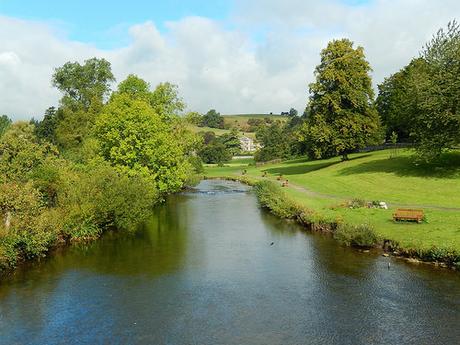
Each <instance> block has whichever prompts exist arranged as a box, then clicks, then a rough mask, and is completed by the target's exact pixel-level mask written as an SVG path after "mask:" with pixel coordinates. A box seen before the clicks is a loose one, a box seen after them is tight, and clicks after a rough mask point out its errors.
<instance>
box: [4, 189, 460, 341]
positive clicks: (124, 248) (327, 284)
mask: <svg viewBox="0 0 460 345" xmlns="http://www.w3.org/2000/svg"><path fill="white" fill-rule="evenodd" d="M389 261H390V262H391V268H390V269H388V262H389ZM0 344H27V345H29V344H47V345H51V344H197V345H204V344H213V345H215V344H223V345H224V344H225V345H231V344H250V345H252V344H264V345H271V344H282V345H290V344H292V345H294V344H295V345H300V344H328V345H330V344H341V345H343V344H353V345H356V344H443V345H447V344H460V274H458V273H455V272H452V271H449V270H445V269H435V268H432V267H430V266H425V265H418V266H417V265H410V264H407V263H404V262H402V261H400V260H397V259H391V258H385V257H382V256H380V255H378V254H377V253H360V252H358V251H355V250H352V249H349V248H343V247H341V246H340V245H338V244H337V243H336V242H335V241H334V240H332V239H330V238H327V237H325V236H321V235H318V234H313V235H312V234H309V233H307V232H305V231H303V230H302V229H301V228H300V227H299V226H297V225H295V224H291V223H288V222H286V221H283V220H279V219H277V218H276V217H274V216H272V215H270V214H269V213H268V212H265V211H263V210H261V209H260V208H259V207H258V205H257V200H256V197H255V196H254V195H253V193H251V192H250V191H249V190H248V187H246V186H243V185H241V184H239V183H235V182H224V181H203V182H202V183H201V184H200V185H199V186H198V187H197V189H196V191H194V192H187V193H183V194H179V195H174V196H171V197H170V198H168V200H167V202H166V203H165V204H164V205H162V206H160V207H158V209H157V210H156V211H155V212H154V214H153V215H152V217H151V219H150V220H149V222H147V224H146V225H145V226H144V227H143V228H142V229H141V230H140V231H139V232H137V233H135V234H122V233H116V232H115V233H108V234H106V235H105V236H104V237H103V238H102V239H100V240H98V241H95V242H92V243H90V244H82V245H75V246H71V247H69V248H65V249H64V250H61V251H59V252H57V253H55V254H54V255H52V256H51V257H50V258H48V259H45V260H42V262H39V263H35V264H32V265H28V267H24V268H22V269H19V270H18V271H17V272H16V274H15V275H14V276H12V277H10V278H8V279H5V280H3V281H2V282H1V284H0Z"/></svg>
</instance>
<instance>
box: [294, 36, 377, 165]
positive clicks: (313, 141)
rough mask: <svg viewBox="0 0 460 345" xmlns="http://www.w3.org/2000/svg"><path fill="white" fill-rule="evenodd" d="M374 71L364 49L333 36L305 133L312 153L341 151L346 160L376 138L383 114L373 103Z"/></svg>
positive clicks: (314, 87)
mask: <svg viewBox="0 0 460 345" xmlns="http://www.w3.org/2000/svg"><path fill="white" fill-rule="evenodd" d="M370 71H371V68H370V66H369V63H368V62H367V61H366V59H365V56H364V49H363V48H362V47H358V48H356V49H354V48H353V43H352V42H351V41H350V40H348V39H341V40H333V41H331V42H329V44H328V46H327V47H326V48H325V49H323V50H322V51H321V63H320V64H319V65H318V66H317V67H316V70H315V77H316V81H315V82H314V83H312V84H310V101H309V105H308V106H309V108H310V111H309V113H310V114H309V117H308V121H307V123H306V124H305V125H304V126H303V130H302V134H303V135H302V136H301V138H302V140H306V141H308V142H309V145H308V146H309V147H310V151H311V152H310V153H311V155H312V156H314V157H316V158H322V157H326V156H330V155H341V156H342V159H344V160H346V159H348V154H349V153H350V152H352V151H354V150H356V149H358V148H362V147H364V146H366V145H368V144H369V143H370V142H371V141H372V140H375V137H376V133H377V131H378V127H379V118H378V114H377V112H376V110H375V108H374V107H373V105H372V104H373V97H374V93H373V90H372V82H371V77H370V76H369V73H370Z"/></svg>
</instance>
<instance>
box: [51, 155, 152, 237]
mask: <svg viewBox="0 0 460 345" xmlns="http://www.w3.org/2000/svg"><path fill="white" fill-rule="evenodd" d="M61 171H62V173H63V175H64V176H62V177H61V179H60V182H61V184H60V196H59V199H58V200H59V205H58V206H59V207H62V208H63V209H65V210H66V222H65V226H64V232H65V233H66V234H67V235H68V236H70V237H71V238H72V239H87V238H93V237H97V236H99V235H100V233H101V232H102V230H103V229H105V228H117V229H124V230H134V229H135V227H136V225H137V224H139V221H141V220H143V219H145V218H146V217H147V215H148V212H149V211H150V210H151V208H152V206H153V205H154V204H155V202H156V201H157V200H158V193H157V191H156V189H155V186H154V184H153V182H152V181H151V180H150V179H146V178H142V177H140V176H128V175H127V174H123V173H119V172H118V171H116V170H115V169H114V168H112V167H110V166H108V165H107V164H102V165H98V166H95V167H90V168H89V169H88V168H85V170H81V169H80V168H78V167H70V168H67V169H62V170H61Z"/></svg>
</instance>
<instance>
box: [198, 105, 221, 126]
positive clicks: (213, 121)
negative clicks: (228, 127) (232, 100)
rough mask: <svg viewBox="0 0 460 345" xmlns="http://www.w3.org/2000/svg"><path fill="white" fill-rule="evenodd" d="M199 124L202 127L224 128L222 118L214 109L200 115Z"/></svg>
mask: <svg viewBox="0 0 460 345" xmlns="http://www.w3.org/2000/svg"><path fill="white" fill-rule="evenodd" d="M200 125H201V126H203V127H211V128H224V118H223V117H222V116H221V115H220V113H218V112H217V111H216V110H215V109H211V110H209V111H208V112H207V113H206V114H204V115H203V116H202V118H201V124H200Z"/></svg>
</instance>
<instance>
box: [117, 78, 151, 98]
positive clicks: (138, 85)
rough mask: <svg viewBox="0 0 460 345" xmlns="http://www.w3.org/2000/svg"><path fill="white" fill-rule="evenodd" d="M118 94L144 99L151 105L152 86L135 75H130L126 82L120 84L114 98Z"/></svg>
mask: <svg viewBox="0 0 460 345" xmlns="http://www.w3.org/2000/svg"><path fill="white" fill-rule="evenodd" d="M117 94H126V95H129V96H130V97H133V98H136V99H142V100H144V101H146V102H149V103H150V101H151V98H152V92H151V91H150V84H149V83H147V82H146V81H145V80H143V79H141V78H139V77H138V76H137V75H135V74H130V75H128V77H126V79H125V80H123V81H122V82H121V83H120V84H118V89H117V91H116V92H114V93H113V94H112V97H114V96H116V95H117Z"/></svg>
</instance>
